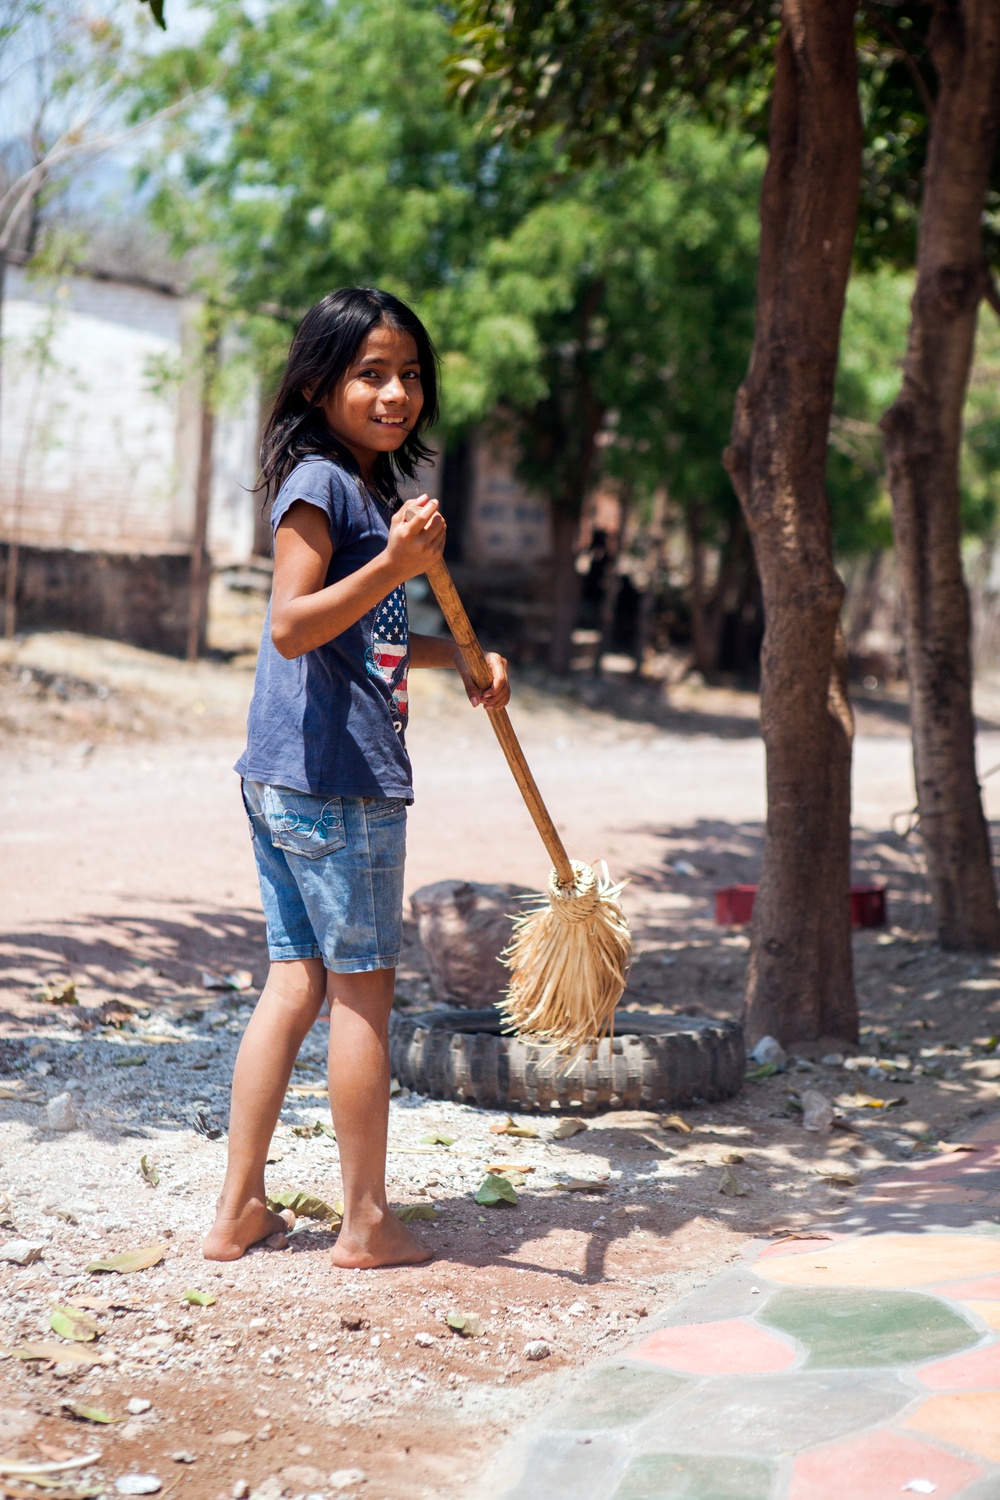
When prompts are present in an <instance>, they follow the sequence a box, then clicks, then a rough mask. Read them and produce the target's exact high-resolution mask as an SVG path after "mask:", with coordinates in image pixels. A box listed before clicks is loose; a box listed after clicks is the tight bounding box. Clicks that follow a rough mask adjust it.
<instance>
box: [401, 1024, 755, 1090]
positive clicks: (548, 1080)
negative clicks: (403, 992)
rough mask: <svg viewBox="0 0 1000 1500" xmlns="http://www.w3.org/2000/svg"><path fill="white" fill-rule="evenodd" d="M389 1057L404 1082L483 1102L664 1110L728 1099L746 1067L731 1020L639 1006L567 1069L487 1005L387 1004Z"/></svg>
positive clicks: (739, 1033) (737, 1030)
mask: <svg viewBox="0 0 1000 1500" xmlns="http://www.w3.org/2000/svg"><path fill="white" fill-rule="evenodd" d="M389 1055H390V1059H391V1063H392V1071H393V1075H394V1076H395V1077H396V1078H398V1079H399V1082H400V1083H401V1084H403V1085H404V1086H405V1087H406V1088H410V1089H414V1090H415V1091H416V1092H418V1093H421V1094H428V1095H429V1096H430V1097H431V1098H433V1099H457V1100H460V1101H461V1102H463V1103H465V1104H479V1105H482V1106H483V1107H485V1108H487V1109H517V1110H533V1109H552V1108H555V1107H558V1108H563V1109H577V1110H583V1111H587V1110H595V1109H600V1108H604V1109H670V1108H676V1107H677V1106H678V1105H681V1104H690V1103H692V1102H694V1101H704V1102H710V1101H714V1100H717V1099H728V1098H730V1097H731V1096H732V1095H733V1094H735V1093H738V1092H739V1089H740V1086H741V1084H742V1082H743V1074H744V1071H745V1069H746V1051H745V1048H744V1043H743V1031H742V1028H741V1027H740V1026H739V1025H738V1024H737V1023H736V1022H735V1021H712V1020H706V1019H702V1017H700V1016H659V1015H655V1016H654V1015H649V1014H647V1013H645V1012H642V1011H640V1012H635V1011H633V1012H631V1013H630V1014H623V1015H621V1016H619V1017H616V1019H615V1036H614V1039H613V1040H608V1039H607V1038H605V1040H604V1041H602V1042H601V1044H600V1046H599V1047H598V1049H597V1054H596V1056H594V1057H592V1056H591V1052H590V1050H589V1049H584V1050H583V1051H582V1052H581V1053H580V1054H579V1055H578V1056H577V1057H576V1058H575V1059H574V1060H573V1063H572V1065H571V1066H570V1067H569V1068H567V1067H566V1064H565V1059H563V1058H560V1057H558V1056H557V1055H554V1054H553V1053H552V1050H551V1049H550V1048H547V1047H541V1046H538V1045H537V1044H536V1043H533V1042H525V1041H522V1040H521V1039H520V1038H519V1037H515V1036H504V1035H502V1034H501V1031H500V1016H499V1013H498V1012H497V1011H496V1010H495V1009H494V1008H493V1007H492V1006H491V1007H490V1008H489V1009H487V1010H434V1011H425V1012H423V1013H422V1014H420V1015H416V1016H407V1015H404V1014H401V1013H399V1012H393V1015H392V1021H391V1024H390V1032H389Z"/></svg>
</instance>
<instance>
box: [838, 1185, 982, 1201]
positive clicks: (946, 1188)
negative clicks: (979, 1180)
mask: <svg viewBox="0 0 1000 1500" xmlns="http://www.w3.org/2000/svg"><path fill="white" fill-rule="evenodd" d="M988 1196H989V1194H988V1193H984V1192H980V1191H978V1190H977V1189H976V1188H973V1187H966V1186H965V1185H964V1184H961V1183H957V1182H879V1183H876V1185H875V1186H874V1187H873V1188H872V1190H871V1192H870V1193H866V1194H865V1197H866V1198H867V1199H869V1200H870V1201H872V1202H878V1201H879V1200H881V1201H882V1202H903V1203H913V1204H918V1203H982V1202H983V1200H984V1199H985V1198H987V1197H988Z"/></svg>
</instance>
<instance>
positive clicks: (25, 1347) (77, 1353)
mask: <svg viewBox="0 0 1000 1500" xmlns="http://www.w3.org/2000/svg"><path fill="white" fill-rule="evenodd" d="M0 1354H5V1355H7V1357H8V1358H9V1359H23V1360H25V1361H26V1362H28V1363H30V1362H31V1361H32V1360H36V1359H40V1360H50V1361H51V1362H52V1363H53V1364H57V1365H99V1364H101V1362H102V1360H101V1356H100V1355H99V1354H97V1353H96V1352H95V1351H94V1350H93V1349H79V1348H77V1346H76V1345H75V1344H56V1343H54V1342H53V1341H52V1340H51V1339H39V1340H37V1341H36V1342H34V1343H31V1344H20V1345H18V1347H17V1348H16V1349H0Z"/></svg>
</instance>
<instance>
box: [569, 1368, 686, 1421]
mask: <svg viewBox="0 0 1000 1500" xmlns="http://www.w3.org/2000/svg"><path fill="white" fill-rule="evenodd" d="M687 1384H688V1382H687V1381H686V1380H682V1379H681V1378H680V1376H678V1375H671V1374H669V1373H668V1372H667V1371H666V1370H637V1369H634V1368H633V1367H631V1366H628V1365H616V1366H607V1365H606V1366H605V1367H604V1368H603V1369H598V1370H593V1371H592V1372H591V1373H590V1374H589V1375H588V1377H587V1379H586V1380H585V1381H584V1382H583V1384H581V1385H580V1386H578V1387H577V1389H576V1390H575V1391H574V1392H573V1394H572V1395H571V1396H569V1397H568V1398H567V1399H566V1400H565V1401H564V1402H563V1403H562V1404H561V1406H559V1407H557V1409H556V1411H555V1414H554V1416H552V1417H550V1418H548V1419H547V1425H548V1426H549V1427H551V1428H553V1429H556V1430H560V1429H562V1430H565V1429H567V1428H569V1429H580V1428H582V1429H584V1430H589V1429H590V1428H591V1427H598V1428H600V1427H624V1426H625V1425H626V1424H627V1423H629V1422H640V1421H641V1420H642V1419H643V1417H647V1416H649V1413H650V1412H651V1411H654V1410H655V1408H656V1407H657V1406H659V1405H660V1403H661V1401H666V1400H667V1398H668V1397H669V1396H672V1395H674V1393H675V1392H676V1391H679V1390H682V1389H683V1388H684V1387H685V1386H686V1385H687Z"/></svg>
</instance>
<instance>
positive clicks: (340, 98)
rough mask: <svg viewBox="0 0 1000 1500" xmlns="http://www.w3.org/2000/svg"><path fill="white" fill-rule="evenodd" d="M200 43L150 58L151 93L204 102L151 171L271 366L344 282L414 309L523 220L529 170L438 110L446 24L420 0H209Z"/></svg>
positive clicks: (165, 205)
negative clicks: (382, 292)
mask: <svg viewBox="0 0 1000 1500" xmlns="http://www.w3.org/2000/svg"><path fill="white" fill-rule="evenodd" d="M209 8H210V11H211V15H212V20H211V24H210V25H209V27H208V30H207V33H206V35H205V37H204V39H203V40H202V42H201V43H200V44H199V46H198V47H197V48H176V49H172V50H169V51H167V52H165V53H163V54H161V55H159V56H158V57H156V58H155V59H154V60H153V61H152V62H151V63H150V65H149V69H148V71H147V73H146V76H145V79H144V89H143V94H144V99H145V100H146V101H152V102H156V103H166V102H169V100H170V99H172V98H175V97H178V96H179V94H180V93H182V92H183V90H184V89H185V88H190V87H193V88H197V89H205V90H207V91H208V92H209V94H210V96H211V99H212V103H211V105H210V106H209V107H208V108H204V109H202V110H199V111H198V112H197V113H196V114H192V115H190V116H189V117H188V120H187V121H186V124H185V127H184V130H183V132H181V133H179V135H178V139H177V140H176V141H175V143H174V144H175V148H176V156H175V158H174V160H175V161H176V162H178V163H179V167H178V169H177V170H170V167H172V166H173V161H172V162H171V163H170V164H168V170H167V171H166V172H165V171H164V170H163V168H162V164H160V165H159V166H158V167H157V169H156V172H155V177H156V182H157V187H158V191H157V194H156V198H155V202H154V209H155V212H156V213H157V215H158V217H159V218H160V221H161V222H162V223H164V224H166V225H167V226H168V228H169V229H170V230H171V231H172V233H173V237H174V241H175V244H176V245H177V247H178V248H194V247H199V248H202V249H203V248H204V247H206V246H209V245H211V246H213V247H214V251H215V253H214V257H213V259H212V263H211V268H210V269H211V273H212V274H214V275H215V276H216V278H217V281H218V283H219V284H220V286H221V287H222V289H223V290H224V295H225V298H226V300H227V301H228V302H229V304H230V305H231V306H234V307H236V308H238V309H240V310H241V311H242V312H243V313H244V314H245V315H246V316H247V318H248V320H249V327H250V330H251V333H252V334H253V336H254V337H255V339H256V341H257V344H258V347H259V348H260V349H261V351H262V353H263V354H264V355H265V358H268V357H269V358H270V361H271V363H272V365H273V364H275V363H276V362H277V360H278V359H279V358H280V353H281V351H282V350H283V349H284V347H285V346H286V345H287V341H288V336H289V333H290V331H291V328H292V327H293V325H294V323H295V322H296V321H297V320H298V318H299V317H300V316H301V314H302V313H303V312H304V311H305V309H306V308H307V307H308V306H310V304H311V303H313V302H314V301H316V300H317V299H318V298H319V297H321V296H322V295H323V294H324V293H326V292H328V291H329V290H331V289H332V288H333V287H335V286H340V285H344V284H351V283H354V284H360V285H366V284H367V285H380V286H384V287H386V288H388V289H389V290H391V291H393V292H395V293H396V294H397V295H399V296H402V297H404V298H406V299H407V300H409V301H411V302H416V303H419V302H420V301H421V298H422V297H424V296H425V294H426V293H427V292H428V291H429V290H430V289H432V288H439V287H443V286H446V285H448V284H450V283H451V282H453V281H454V280H455V278H456V277H459V276H461V275H462V274H463V272H464V271H465V270H466V269H467V267H468V266H469V264H470V263H471V262H473V261H474V260H475V258H476V256H477V254H478V250H479V247H480V246H481V245H482V244H483V243H484V241H486V240H488V239H489V238H490V236H491V235H493V234H495V233H497V232H498V231H499V230H500V228H501V227H502V225H504V224H506V223H509V222H510V221H511V220H512V219H514V220H516V219H517V218H518V217H519V216H520V214H521V212H522V211H523V208H524V206H525V201H526V199H528V198H530V195H531V194H532V193H537V192H538V190H539V187H540V181H539V174H538V173H537V172H533V171H532V170H531V165H530V162H529V163H527V164H526V163H525V162H523V161H518V162H516V163H515V161H514V159H513V153H512V151H511V150H510V149H509V148H508V147H505V146H500V145H497V144H495V143H493V142H490V141H488V140H487V139H485V138H483V137H481V136H479V135H478V134H477V133H476V131H475V130H474V128H473V126H472V124H471V123H470V122H469V121H467V120H464V119H463V118H462V117H461V116H460V115H459V113H458V111H456V110H454V109H451V108H449V107H448V104H447V101H446V98H445V90H444V82H443V66H444V59H445V57H446V55H447V51H448V47H449V45H450V40H449V34H448V28H447V25H446V23H445V21H444V19H443V18H442V16H441V14H440V11H439V9H438V8H437V7H436V6H435V5H434V4H432V3H430V0H410V3H407V0H377V3H376V0H362V3H360V4H358V5H355V6H351V7H347V6H332V5H327V4H324V3H322V0H278V3H275V4H273V5H271V6H269V7H268V8H267V10H266V11H265V12H264V14H263V15H259V14H258V12H259V7H251V6H249V5H243V4H241V3H239V0H213V3H212V4H211V5H210V7H209Z"/></svg>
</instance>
